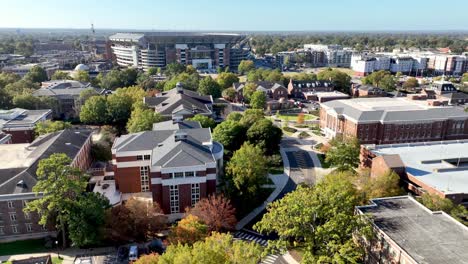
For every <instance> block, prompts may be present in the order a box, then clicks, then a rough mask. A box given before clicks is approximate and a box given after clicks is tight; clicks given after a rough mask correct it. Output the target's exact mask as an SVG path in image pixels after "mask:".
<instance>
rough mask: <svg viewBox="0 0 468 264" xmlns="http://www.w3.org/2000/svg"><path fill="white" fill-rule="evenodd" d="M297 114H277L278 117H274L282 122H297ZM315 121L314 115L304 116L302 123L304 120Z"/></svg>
mask: <svg viewBox="0 0 468 264" xmlns="http://www.w3.org/2000/svg"><path fill="white" fill-rule="evenodd" d="M298 114H299V113H290V114H279V115H276V116H275V117H276V118H277V119H281V120H283V121H292V122H297V116H298ZM315 119H317V116H315V115H311V114H304V121H306V120H315Z"/></svg>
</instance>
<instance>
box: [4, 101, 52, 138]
mask: <svg viewBox="0 0 468 264" xmlns="http://www.w3.org/2000/svg"><path fill="white" fill-rule="evenodd" d="M50 118H52V110H50V109H45V110H25V109H21V108H14V109H11V110H0V129H1V130H2V131H3V132H4V133H6V134H10V135H11V143H15V144H16V143H30V142H32V141H33V140H34V138H35V134H34V128H35V127H36V124H37V123H39V122H42V121H45V120H47V119H50Z"/></svg>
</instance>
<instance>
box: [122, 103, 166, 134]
mask: <svg viewBox="0 0 468 264" xmlns="http://www.w3.org/2000/svg"><path fill="white" fill-rule="evenodd" d="M162 120H163V117H162V116H161V114H159V113H157V112H154V110H153V109H145V108H141V107H136V108H135V109H134V110H133V111H132V114H131V117H130V119H129V120H128V123H127V131H128V132H129V133H137V132H142V131H149V130H151V129H152V128H153V124H154V123H157V122H161V121H162Z"/></svg>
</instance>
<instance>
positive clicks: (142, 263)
mask: <svg viewBox="0 0 468 264" xmlns="http://www.w3.org/2000/svg"><path fill="white" fill-rule="evenodd" d="M133 263H134V264H158V263H159V255H158V254H156V253H151V254H148V255H143V256H141V257H139V258H138V259H137V260H136V261H135V262H133Z"/></svg>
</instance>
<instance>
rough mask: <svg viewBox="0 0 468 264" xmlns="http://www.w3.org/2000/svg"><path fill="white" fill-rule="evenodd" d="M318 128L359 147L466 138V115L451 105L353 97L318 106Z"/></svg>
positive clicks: (329, 135) (467, 115)
mask: <svg viewBox="0 0 468 264" xmlns="http://www.w3.org/2000/svg"><path fill="white" fill-rule="evenodd" d="M320 128H321V130H322V131H323V133H324V134H325V135H326V136H327V137H329V138H333V137H335V136H345V137H356V138H357V139H358V140H359V141H360V142H361V143H362V144H394V143H405V142H423V141H434V140H439V141H440V140H450V139H465V138H468V113H467V112H465V111H463V109H461V108H458V107H452V106H433V105H430V104H429V103H428V101H415V100H408V99H405V98H389V97H376V98H354V99H349V100H335V101H331V102H326V103H323V104H321V108H320Z"/></svg>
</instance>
